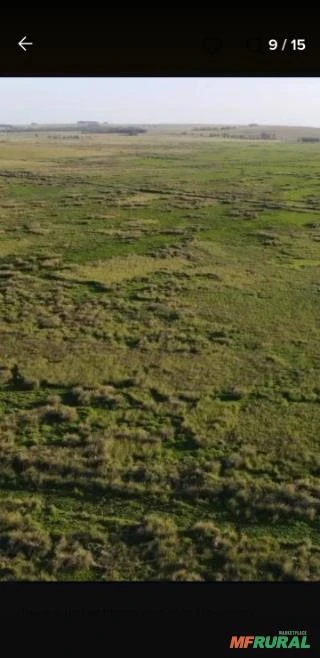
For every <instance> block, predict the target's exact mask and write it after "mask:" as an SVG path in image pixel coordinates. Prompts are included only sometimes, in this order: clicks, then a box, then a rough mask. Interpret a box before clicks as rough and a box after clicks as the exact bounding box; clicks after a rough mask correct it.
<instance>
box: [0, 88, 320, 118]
mask: <svg viewBox="0 0 320 658" xmlns="http://www.w3.org/2000/svg"><path fill="white" fill-rule="evenodd" d="M76 121H101V122H103V121H107V122H109V123H212V124H214V123H226V124H248V123H259V124H273V125H296V126H302V125H303V126H315V127H320V77H319V78H214V77H213V78H0V123H14V124H15V123H22V124H23V123H31V122H37V123H72V122H76Z"/></svg>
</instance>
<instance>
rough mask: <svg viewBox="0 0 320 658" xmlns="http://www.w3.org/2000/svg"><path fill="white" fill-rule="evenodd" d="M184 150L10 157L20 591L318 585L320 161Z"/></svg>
mask: <svg viewBox="0 0 320 658" xmlns="http://www.w3.org/2000/svg"><path fill="white" fill-rule="evenodd" d="M183 132H184V131H180V133H179V132H178V131H176V132H175V131H174V130H171V131H168V132H167V133H166V132H165V131H164V130H163V131H162V132H161V131H159V132H158V133H157V132H156V131H154V133H152V132H151V133H149V132H148V133H146V134H144V135H141V136H138V137H123V136H121V135H97V136H82V137H81V139H79V140H78V141H77V143H75V140H74V139H73V140H72V139H71V137H70V140H68V139H66V138H65V136H64V139H63V140H62V139H61V140H59V139H58V140H55V141H53V140H50V139H49V136H48V135H47V134H43V135H40V136H38V137H36V136H35V135H33V134H28V135H27V136H24V135H18V134H17V135H15V134H12V135H8V136H4V137H3V138H2V139H0V497H1V507H0V579H1V580H22V579H23V580H116V581H117V580H129V581H133V580H138V581H140V580H159V579H163V580H214V581H215V580H277V581H279V580H319V578H320V540H319V512H320V481H319V477H320V450H319V441H320V434H319V428H320V377H319V375H320V348H319V344H320V343H319V339H320V306H319V295H320V276H319V273H320V193H319V167H320V144H317V143H315V144H313V143H311V144H307V143H305V144H299V143H290V142H287V141H281V139H279V140H278V141H270V142H263V141H257V140H256V141H254V140H252V141H250V140H245V141H240V140H218V139H212V138H210V137H207V136H206V135H205V134H204V135H203V134H199V135H197V134H195V133H193V134H191V131H189V132H188V131H185V132H186V134H183ZM0 137H1V136H0Z"/></svg>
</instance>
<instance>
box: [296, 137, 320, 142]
mask: <svg viewBox="0 0 320 658" xmlns="http://www.w3.org/2000/svg"><path fill="white" fill-rule="evenodd" d="M298 142H320V137H299V139H298Z"/></svg>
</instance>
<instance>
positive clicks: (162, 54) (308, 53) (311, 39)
mask: <svg viewBox="0 0 320 658" xmlns="http://www.w3.org/2000/svg"><path fill="white" fill-rule="evenodd" d="M228 22H229V21H227V20H226V21H224V22H223V21H220V22H219V21H218V22H215V21H213V20H211V19H210V18H208V20H207V21H205V22H203V23H201V24H198V23H195V24H191V23H188V24H185V23H176V24H174V25H173V24H172V23H170V21H169V20H168V21H167V22H166V23H163V24H159V23H158V24H156V23H155V22H153V23H151V22H150V23H149V24H147V23H145V22H139V21H137V19H136V20H135V21H134V22H130V23H129V22H126V23H123V19H122V20H121V18H120V17H119V18H118V19H116V18H114V17H111V18H104V19H102V20H101V21H99V20H97V23H96V24H88V25H85V24H84V23H83V24H81V25H79V24H78V23H70V25H68V24H66V23H65V21H64V20H63V19H61V22H60V23H55V24H52V23H50V24H48V23H47V24H43V25H39V24H38V23H37V24H36V25H34V24H32V21H30V20H28V21H26V22H25V23H23V22H22V21H19V24H14V25H13V24H12V25H11V24H10V25H9V27H8V26H5V29H3V30H2V34H1V35H0V75H1V76H23V77H25V76H260V75H261V76H317V75H319V74H320V38H319V37H318V35H317V29H315V26H314V27H311V26H310V25H309V26H308V27H306V26H304V27H303V25H302V26H300V27H287V28H279V27H277V26H276V24H275V25H274V26H273V27H272V25H270V27H268V26H266V25H261V23H260V25H258V26H257V25H254V24H248V23H246V22H245V21H243V24H241V23H239V24H235V23H232V24H228ZM19 44H20V45H19Z"/></svg>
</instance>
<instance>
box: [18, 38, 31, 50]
mask: <svg viewBox="0 0 320 658" xmlns="http://www.w3.org/2000/svg"><path fill="white" fill-rule="evenodd" d="M26 38H27V37H23V38H22V39H21V41H19V43H18V46H20V48H22V49H23V50H24V51H25V52H26V51H27V49H26V48H25V46H33V43H32V42H31V41H25V39H26Z"/></svg>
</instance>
